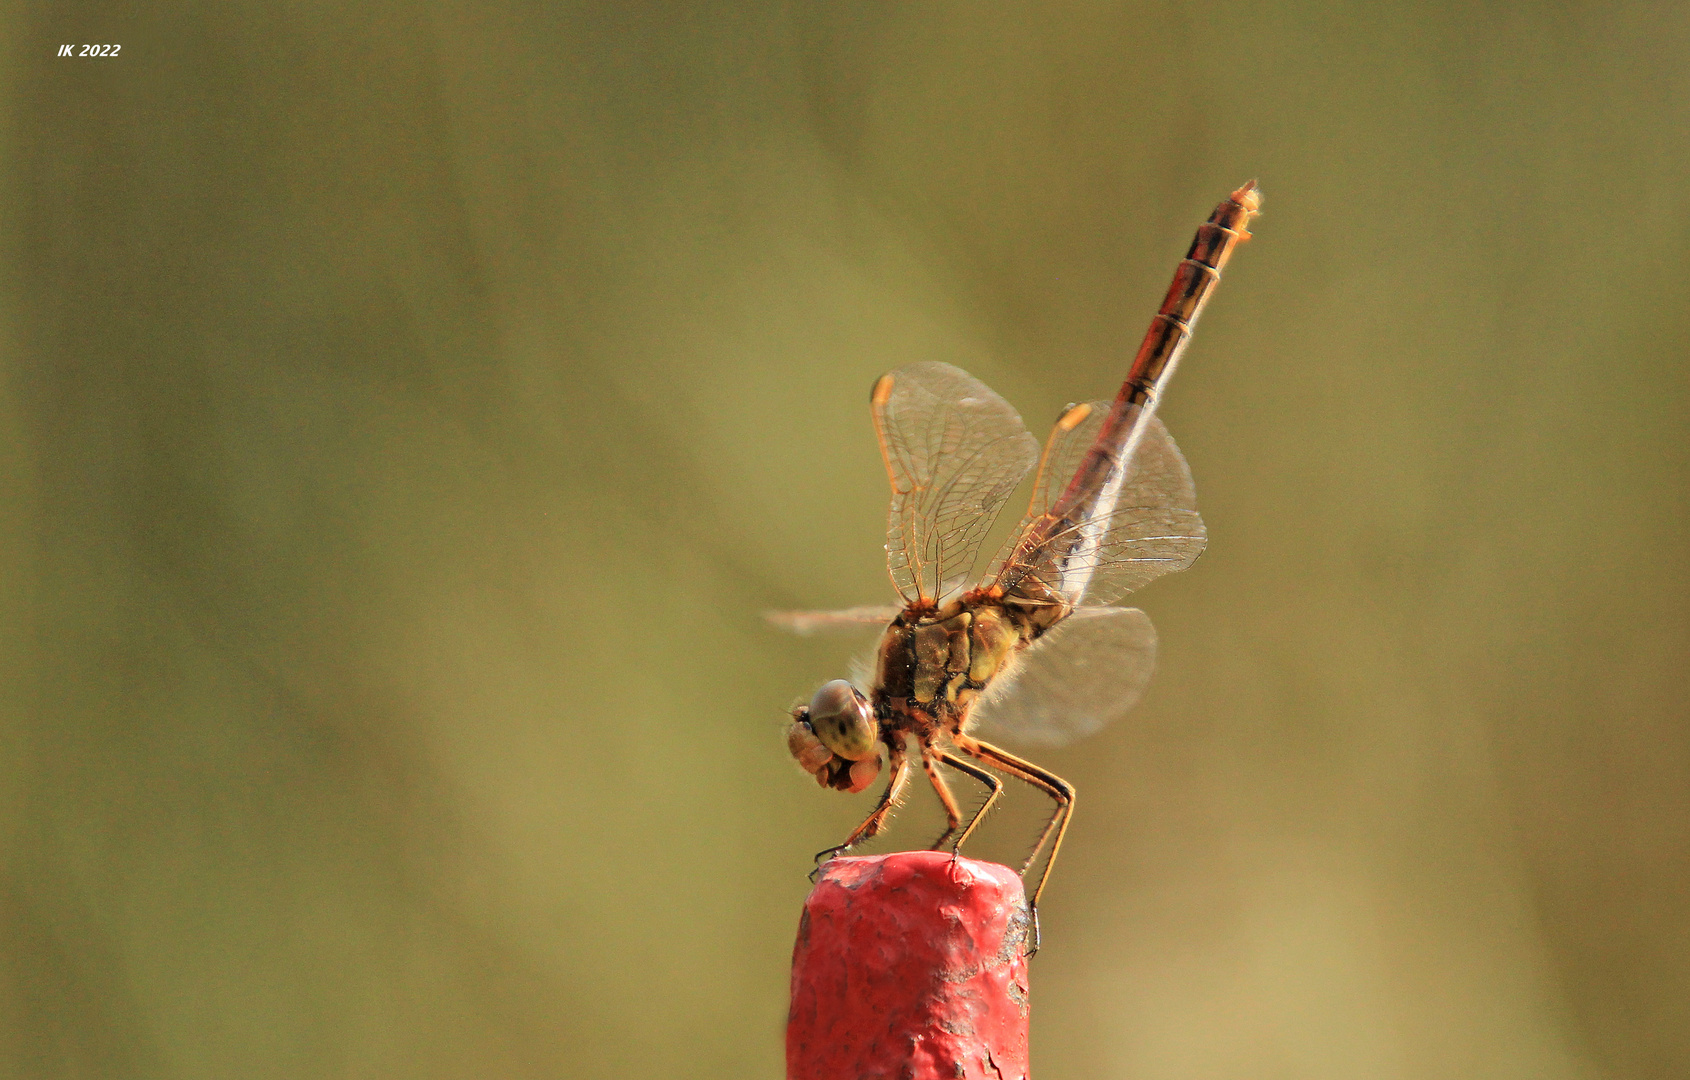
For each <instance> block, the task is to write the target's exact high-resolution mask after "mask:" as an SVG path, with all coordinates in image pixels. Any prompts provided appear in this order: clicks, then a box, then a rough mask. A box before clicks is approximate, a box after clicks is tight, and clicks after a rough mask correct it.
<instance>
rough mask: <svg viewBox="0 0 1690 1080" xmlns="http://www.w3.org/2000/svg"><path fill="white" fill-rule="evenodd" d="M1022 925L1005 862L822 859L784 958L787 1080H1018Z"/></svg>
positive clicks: (1017, 885)
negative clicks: (788, 972)
mask: <svg viewBox="0 0 1690 1080" xmlns="http://www.w3.org/2000/svg"><path fill="white" fill-rule="evenodd" d="M1028 927H1029V919H1028V916H1027V903H1026V898H1025V896H1024V894H1023V892H1022V889H1021V878H1020V876H1019V875H1017V874H1016V873H1015V871H1013V870H1011V869H1010V868H1009V867H1007V866H999V865H998V864H996V863H987V862H976V861H975V860H973V859H957V860H956V861H955V862H954V863H953V862H952V859H951V856H950V855H949V854H947V853H944V852H937V851H905V852H899V853H898V854H895V855H874V856H868V857H864V858H839V859H834V860H832V861H831V862H829V863H827V864H826V865H824V866H823V868H822V873H821V877H820V880H818V881H817V882H816V887H815V889H813V890H812V891H811V893H810V897H809V899H808V900H806V901H805V902H804V917H803V919H802V920H801V921H800V922H799V924H798V943H797V945H796V946H794V948H793V950H792V1006H791V1010H790V1012H789V1013H788V1014H787V1021H786V1075H787V1080H1026V1077H1027V1010H1028V998H1027V957H1026V955H1025V954H1026V952H1027V948H1028V945H1029V940H1028Z"/></svg>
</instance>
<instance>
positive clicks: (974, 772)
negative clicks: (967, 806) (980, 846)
mask: <svg viewBox="0 0 1690 1080" xmlns="http://www.w3.org/2000/svg"><path fill="white" fill-rule="evenodd" d="M924 749H925V748H924ZM934 753H935V756H937V757H938V759H939V760H940V761H943V762H944V763H945V764H946V765H949V766H950V767H951V768H953V769H955V770H957V771H958V772H961V773H967V774H968V775H969V776H972V777H974V779H976V780H978V781H980V782H981V783H982V784H985V785H986V787H987V788H989V789H990V790H989V791H988V792H987V793H986V801H985V802H984V803H981V804H980V809H978V810H976V811H974V816H973V817H971V818H969V819H968V825H967V827H966V828H964V829H963V830H962V835H961V836H959V837H957V838H956V843H955V844H952V845H951V855H952V856H953V857H954V856H955V855H956V854H957V852H959V851H961V850H962V845H963V844H965V843H967V842H968V838H969V837H970V836H972V835H974V827H975V826H976V825H979V824H980V819H981V818H983V817H985V816H986V811H988V810H990V809H991V808H992V804H993V803H995V802H997V801H998V796H999V795H1001V794H1003V781H1002V780H999V779H998V778H997V777H995V776H993V775H992V774H991V773H990V772H988V771H987V770H985V769H982V768H981V767H980V766H978V765H976V764H974V763H973V762H972V761H969V760H967V759H966V758H960V757H957V756H956V755H955V754H953V753H951V752H950V751H949V750H938V751H935V752H934Z"/></svg>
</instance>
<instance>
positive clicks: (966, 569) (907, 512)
mask: <svg viewBox="0 0 1690 1080" xmlns="http://www.w3.org/2000/svg"><path fill="white" fill-rule="evenodd" d="M872 405H873V410H874V428H875V434H876V435H877V436H878V437H879V439H880V450H881V453H882V455H884V457H885V459H886V472H887V474H888V476H889V477H890V478H891V481H892V508H891V513H890V515H889V519H888V523H887V527H886V564H887V569H888V570H889V571H891V574H892V584H893V586H894V587H895V588H896V589H897V590H898V593H899V595H901V596H902V597H903V598H904V600H905V601H906V602H914V601H916V600H932V601H938V600H939V599H941V598H943V597H944V596H946V595H947V594H948V593H950V592H952V591H953V590H955V589H956V588H958V587H960V586H962V585H964V584H966V583H967V582H968V580H969V575H970V571H971V570H972V569H973V567H974V560H975V555H976V554H977V552H978V550H979V547H980V540H981V538H982V537H983V536H984V535H985V534H986V530H987V529H988V528H989V527H990V526H991V524H992V521H993V520H994V519H996V517H997V515H998V511H999V510H1001V509H1002V508H1003V503H1004V500H1005V499H1007V498H1009V493H1010V492H1011V491H1013V490H1015V485H1017V484H1019V483H1020V482H1021V478H1022V477H1024V476H1026V475H1027V470H1028V469H1030V468H1032V467H1033V463H1034V462H1035V461H1036V460H1038V453H1039V448H1038V442H1037V441H1036V440H1035V439H1034V438H1033V437H1032V436H1031V435H1029V434H1028V433H1027V429H1026V427H1025V426H1023V425H1022V423H1021V417H1019V416H1018V415H1016V412H1015V410H1014V409H1012V408H1010V407H1009V403H1008V402H1006V401H1004V400H1003V398H1001V397H998V395H997V394H995V393H993V392H992V391H991V390H990V389H988V388H987V387H986V385H985V384H984V383H982V382H980V381H979V380H978V379H976V378H974V377H973V376H972V375H970V374H968V373H967V372H966V371H963V370H962V369H961V368H955V367H952V366H951V365H949V364H940V363H931V362H929V363H921V364H911V365H909V366H907V367H901V368H898V369H897V370H896V371H893V372H891V373H889V374H887V375H883V376H881V378H880V381H879V382H877V383H875V384H874V395H873V398H872Z"/></svg>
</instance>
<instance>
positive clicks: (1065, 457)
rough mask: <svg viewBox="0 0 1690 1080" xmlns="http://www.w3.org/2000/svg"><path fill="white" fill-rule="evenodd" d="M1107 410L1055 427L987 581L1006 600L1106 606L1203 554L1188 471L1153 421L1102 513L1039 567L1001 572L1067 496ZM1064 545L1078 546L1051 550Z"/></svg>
mask: <svg viewBox="0 0 1690 1080" xmlns="http://www.w3.org/2000/svg"><path fill="white" fill-rule="evenodd" d="M1109 407H1110V403H1109V402H1107V401H1093V402H1088V403H1086V404H1085V405H1078V406H1072V407H1070V408H1069V410H1068V411H1067V412H1065V413H1064V414H1063V416H1062V419H1061V420H1058V421H1057V425H1056V428H1055V429H1054V430H1053V431H1052V432H1051V434H1050V438H1049V440H1048V441H1047V442H1046V444H1045V451H1044V455H1043V458H1042V459H1041V461H1040V463H1039V475H1038V480H1037V482H1036V484H1035V485H1034V489H1033V501H1032V503H1031V505H1030V506H1029V507H1028V509H1027V516H1026V517H1025V518H1023V519H1022V522H1021V525H1020V526H1019V527H1018V528H1017V529H1016V530H1015V533H1014V535H1012V536H1011V538H1010V539H1009V540H1008V541H1007V542H1006V543H1005V544H1004V546H1003V549H1002V550H1001V551H1000V552H999V554H998V557H997V560H996V561H995V562H994V563H993V564H992V569H991V571H990V573H989V574H988V575H987V580H988V581H993V582H995V583H997V584H998V585H999V586H1000V587H1002V588H1003V589H1004V590H1005V591H1006V592H1015V591H1017V587H1018V586H1022V588H1021V589H1020V590H1019V591H1023V592H1028V591H1030V592H1037V591H1040V590H1041V589H1042V590H1046V591H1048V592H1049V593H1051V594H1054V595H1059V596H1063V597H1065V598H1066V599H1067V600H1068V602H1069V603H1072V604H1076V605H1078V604H1082V603H1083V604H1087V605H1093V606H1096V605H1104V604H1112V603H1114V602H1115V601H1117V600H1119V599H1121V598H1122V597H1123V596H1126V595H1127V594H1128V593H1130V592H1133V591H1134V590H1136V589H1139V588H1142V587H1144V586H1145V585H1147V584H1149V583H1150V582H1152V581H1154V580H1156V579H1157V578H1159V577H1161V576H1162V575H1163V574H1171V573H1174V572H1176V571H1179V570H1184V569H1185V568H1186V567H1188V566H1190V565H1191V564H1192V563H1193V562H1195V561H1196V560H1197V556H1199V555H1201V554H1202V553H1203V547H1204V545H1205V544H1206V543H1207V542H1208V533H1207V531H1206V530H1205V529H1204V527H1203V519H1202V518H1201V517H1199V516H1198V514H1197V491H1196V488H1195V486H1194V485H1193V484H1192V482H1191V469H1190V467H1189V466H1188V465H1186V463H1185V455H1183V454H1181V453H1180V451H1179V447H1178V446H1176V445H1175V444H1174V440H1173V436H1171V435H1169V434H1168V429H1167V428H1166V427H1164V426H1163V425H1162V421H1161V420H1160V419H1159V418H1157V417H1154V416H1153V417H1151V418H1150V421H1149V424H1148V426H1147V428H1146V430H1145V433H1144V438H1143V440H1142V441H1141V442H1140V443H1139V446H1138V452H1137V453H1136V454H1135V455H1134V457H1133V463H1132V467H1131V468H1130V469H1129V470H1128V472H1127V475H1126V478H1125V479H1124V480H1123V481H1122V483H1121V488H1120V493H1119V495H1118V496H1117V497H1116V499H1115V500H1114V501H1113V503H1112V504H1110V505H1109V508H1108V510H1107V511H1105V512H1103V513H1100V514H1098V515H1097V516H1096V517H1095V518H1094V519H1092V520H1091V521H1087V522H1076V523H1073V524H1071V525H1070V526H1068V527H1067V528H1066V529H1065V530H1064V531H1063V532H1059V533H1057V534H1056V536H1055V537H1053V539H1054V540H1056V541H1057V542H1056V543H1053V544H1051V545H1048V546H1047V547H1046V548H1045V549H1044V551H1043V557H1042V558H1038V559H1033V560H1029V561H1028V562H1026V563H1015V564H1011V560H1012V557H1013V553H1014V552H1015V549H1016V546H1017V544H1018V543H1019V541H1020V540H1021V538H1022V537H1023V536H1024V535H1026V533H1027V531H1028V530H1029V529H1030V528H1032V527H1033V526H1034V525H1035V524H1037V523H1038V522H1039V521H1040V520H1041V519H1042V518H1043V517H1044V515H1045V513H1046V512H1047V511H1049V510H1050V509H1051V507H1052V506H1053V505H1054V504H1055V503H1056V501H1057V500H1058V499H1059V498H1061V496H1062V494H1063V492H1064V491H1066V490H1067V487H1068V484H1069V481H1070V480H1071V479H1072V477H1073V475H1074V473H1075V471H1076V470H1077V469H1078V468H1079V465H1080V462H1081V460H1082V459H1083V458H1084V457H1085V455H1086V451H1087V450H1089V449H1090V448H1091V445H1092V443H1093V441H1095V440H1096V438H1097V433H1098V430H1099V429H1100V428H1101V427H1102V426H1103V421H1104V419H1105V418H1106V417H1107V416H1108V415H1109ZM1081 410H1085V411H1084V412H1081ZM1064 539H1072V540H1075V541H1082V542H1079V543H1075V544H1072V545H1069V544H1065V543H1061V541H1062V540H1064ZM1023 583H1025V585H1023ZM1035 586H1036V587H1037V588H1035Z"/></svg>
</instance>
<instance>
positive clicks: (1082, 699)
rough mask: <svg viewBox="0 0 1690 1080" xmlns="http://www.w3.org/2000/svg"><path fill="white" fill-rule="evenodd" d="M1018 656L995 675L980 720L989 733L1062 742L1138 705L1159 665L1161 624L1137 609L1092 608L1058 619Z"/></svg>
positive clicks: (976, 714)
mask: <svg viewBox="0 0 1690 1080" xmlns="http://www.w3.org/2000/svg"><path fill="white" fill-rule="evenodd" d="M1017 660H1018V663H1017V664H1016V665H1015V666H1014V667H1013V668H1011V669H1010V670H1009V671H1008V672H1006V673H1004V674H1003V675H1000V676H998V678H997V679H995V680H993V683H992V686H991V689H990V690H989V691H988V693H987V696H986V698H985V699H984V700H983V701H981V702H980V703H979V704H978V705H976V706H975V707H974V710H973V718H974V720H975V721H976V722H978V724H979V725H980V727H981V729H982V733H983V734H986V735H987V737H988V738H989V737H991V736H992V735H994V734H1001V735H1002V736H1003V737H1004V738H1006V739H1008V740H1010V741H1015V742H1020V743H1025V744H1027V745H1029V746H1061V745H1063V744H1064V743H1068V742H1072V741H1073V740H1075V739H1078V738H1082V737H1084V736H1086V735H1090V734H1092V733H1093V732H1095V731H1097V730H1098V729H1099V728H1102V727H1103V726H1104V725H1105V724H1107V723H1109V722H1110V721H1112V720H1115V719H1117V718H1118V717H1120V716H1122V715H1124V714H1125V713H1126V712H1127V711H1128V710H1130V709H1131V708H1132V707H1133V706H1134V705H1136V704H1138V699H1139V698H1140V697H1141V696H1143V694H1144V687H1145V685H1146V684H1147V683H1149V681H1150V673H1151V672H1152V671H1153V670H1154V669H1155V667H1156V628H1155V627H1154V626H1152V625H1151V624H1150V616H1148V615H1146V614H1145V613H1144V612H1142V611H1140V610H1138V609H1137V608H1087V609H1084V610H1081V611H1076V612H1075V613H1074V614H1073V615H1071V616H1069V617H1068V618H1066V619H1064V620H1063V621H1062V622H1060V623H1057V624H1056V626H1055V627H1054V628H1053V629H1051V630H1050V631H1049V632H1047V633H1046V634H1045V635H1044V636H1043V637H1041V638H1039V639H1038V640H1037V641H1035V642H1033V644H1031V645H1029V646H1028V647H1027V648H1026V649H1025V650H1023V651H1022V652H1021V653H1020V654H1018V656H1017ZM1005 680H1007V682H1005ZM1000 684H1001V685H1000Z"/></svg>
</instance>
